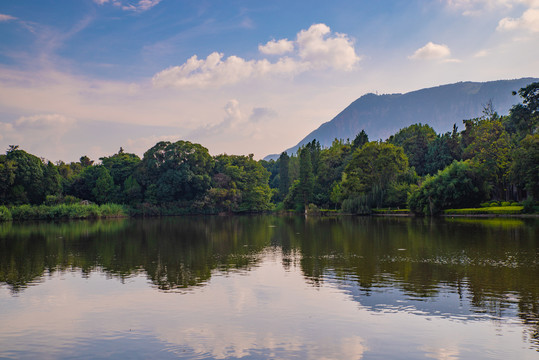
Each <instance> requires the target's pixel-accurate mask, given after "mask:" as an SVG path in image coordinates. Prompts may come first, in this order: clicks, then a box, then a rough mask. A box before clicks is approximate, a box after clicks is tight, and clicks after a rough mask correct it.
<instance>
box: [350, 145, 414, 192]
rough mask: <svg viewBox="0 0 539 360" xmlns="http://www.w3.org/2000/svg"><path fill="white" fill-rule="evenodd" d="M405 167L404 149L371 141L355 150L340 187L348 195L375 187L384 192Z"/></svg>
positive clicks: (406, 162)
mask: <svg viewBox="0 0 539 360" xmlns="http://www.w3.org/2000/svg"><path fill="white" fill-rule="evenodd" d="M407 169H408V158H407V157H406V155H405V154H404V150H403V149H402V148H401V147H399V146H395V145H392V144H387V143H379V142H375V141H374V142H370V143H367V144H365V145H364V146H363V147H362V148H359V149H356V151H355V152H354V153H353V154H352V159H351V160H350V162H349V163H348V165H347V166H346V168H345V170H344V175H343V188H344V190H345V193H346V194H347V195H348V196H350V195H353V194H359V193H369V192H372V191H373V190H374V188H375V187H376V188H378V189H380V191H384V190H386V189H387V187H388V184H389V183H391V182H393V181H395V180H396V179H397V178H398V177H399V176H400V175H401V174H403V173H404V172H405V171H406V170H407Z"/></svg>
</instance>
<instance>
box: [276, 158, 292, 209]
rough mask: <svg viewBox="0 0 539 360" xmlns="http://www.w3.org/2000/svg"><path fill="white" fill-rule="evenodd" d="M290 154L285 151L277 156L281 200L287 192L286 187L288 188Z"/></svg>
mask: <svg viewBox="0 0 539 360" xmlns="http://www.w3.org/2000/svg"><path fill="white" fill-rule="evenodd" d="M289 170H290V156H288V154H287V153H286V151H285V152H283V153H282V154H281V156H279V179H280V183H279V195H280V199H281V200H283V199H284V198H285V197H286V194H288V189H289V188H290V174H289Z"/></svg>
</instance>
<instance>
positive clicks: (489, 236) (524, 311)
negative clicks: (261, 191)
mask: <svg viewBox="0 0 539 360" xmlns="http://www.w3.org/2000/svg"><path fill="white" fill-rule="evenodd" d="M538 229H539V224H538V221H537V220H534V219H528V220H522V219H491V220H475V219H446V220H444V219H413V218H412V219H411V218H357V217H354V218H307V219H306V218H303V217H273V216H244V217H178V218H165V219H144V220H126V219H121V220H112V221H95V222H89V221H81V222H69V223H58V224H53V223H35V224H28V223H25V224H17V223H13V224H12V223H4V224H0V284H4V285H3V286H7V287H8V288H9V289H10V291H11V293H12V295H18V296H22V297H24V292H25V291H26V290H25V289H27V288H28V287H29V286H31V285H35V284H39V283H40V282H42V281H44V280H46V279H49V278H50V279H57V277H58V276H60V277H62V276H65V274H70V273H80V274H82V276H83V277H86V278H90V277H91V276H95V274H104V276H105V278H117V279H120V280H121V281H122V282H124V283H129V282H130V281H134V282H137V283H139V282H140V280H141V279H146V281H149V282H150V284H151V286H152V287H153V288H155V289H157V290H158V291H159V292H182V293H185V294H186V296H189V295H188V294H189V293H191V292H192V291H193V290H195V289H200V288H201V287H202V288H207V290H204V291H206V292H208V293H212V292H213V291H215V290H214V289H215V286H217V285H216V284H219V283H220V281H222V280H221V279H226V278H227V277H228V276H231V275H235V274H238V273H240V274H241V273H244V274H249V276H251V274H253V273H255V272H256V271H257V269H258V270H260V271H262V270H261V269H260V268H261V267H263V265H264V263H267V262H268V259H273V261H277V262H278V267H275V266H273V267H271V269H272V270H271V271H269V270H268V269H267V264H266V265H265V267H264V270H263V271H262V274H264V276H265V278H264V277H263V278H264V279H266V280H265V281H268V284H269V283H272V284H274V287H273V288H270V287H268V289H267V291H258V292H257V293H256V294H255V293H253V292H250V291H248V290H246V289H244V288H239V287H238V288H237V289H235V291H237V292H238V294H243V295H242V296H239V295H238V294H236V297H235V298H234V299H235V300H234V303H233V304H232V303H231V304H229V306H228V307H227V308H226V310H223V311H232V312H234V309H236V310H237V309H239V308H241V310H242V314H243V313H245V312H246V311H247V312H253V313H252V314H250V316H248V318H250V319H255V318H256V316H260V314H255V312H256V311H258V312H260V308H261V307H262V308H263V307H264V306H265V307H267V308H269V309H273V310H275V311H278V312H281V313H285V312H286V310H285V308H286V307H287V306H289V305H287V303H286V302H280V299H279V298H277V297H276V294H274V292H275V291H277V290H275V289H277V288H278V286H279V282H282V283H283V289H285V287H284V283H286V277H287V275H286V274H295V271H296V270H300V274H301V277H302V278H303V283H304V284H307V285H306V286H308V287H310V288H311V289H313V290H314V291H320V290H323V291H328V288H329V289H331V288H335V289H338V290H339V291H341V292H342V293H345V294H347V295H348V297H349V298H350V299H353V300H354V303H355V304H356V306H360V307H361V309H367V310H368V311H369V312H371V313H380V314H388V313H405V314H411V315H413V316H420V317H423V318H427V319H431V318H439V319H453V320H454V321H458V322H477V321H479V320H488V321H489V322H497V321H506V322H509V323H511V322H512V321H514V320H518V323H519V324H521V325H522V326H523V329H524V331H525V336H526V337H527V338H528V340H529V342H528V344H530V345H531V346H533V347H536V348H539V276H538V275H539V252H538V250H539V236H538V235H539V234H538V231H539V230H538ZM92 274H94V275H92ZM276 274H279V276H280V277H279V278H278V279H277V278H276V277H277V275H276ZM288 276H292V275H288ZM245 281H247V282H248V280H245ZM252 286H254V287H256V286H259V287H260V284H252ZM301 286H302V285H301V283H300V282H296V283H294V285H290V287H286V291H289V292H290V291H291V290H290V288H293V287H297V288H298V287H299V288H300V289H299V290H298V294H297V296H298V297H300V296H301V295H299V293H300V292H301V291H304V290H303V288H302V287H301ZM270 289H271V291H270ZM316 289H320V290H316ZM152 291H155V290H152ZM144 294H145V295H144V296H148V297H150V298H151V297H152V295H149V294H147V293H144ZM139 296H140V295H139ZM144 296H143V297H144ZM214 296H216V297H219V296H221V297H222V296H223V293H219V292H217V291H216V292H215V294H214ZM210 298H211V297H210ZM182 299H189V298H188V297H187V298H182ZM240 300H241V301H240ZM73 301H78V302H81V299H73ZM103 301H105V303H106V300H103ZM126 301H127V300H126ZM182 301H183V300H182ZM290 301H294V300H292V299H290ZM249 303H254V304H257V306H252V305H249ZM206 305H207V306H208V307H211V306H212V305H211V304H210V303H208V304H206ZM88 306H89V305H88ZM111 306H112V305H111ZM160 306H163V307H164V308H166V307H167V306H169V305H166V304H160ZM313 307H314V306H313ZM113 308H114V307H113ZM116 310H117V311H120V310H119V309H117V308H116ZM170 311H173V309H170ZM238 311H239V310H238ZM324 311H328V310H327V309H326V310H324ZM183 316H185V317H188V318H189V315H188V314H184V315H183ZM264 316H265V318H264ZM271 316H273V314H272V313H266V314H264V313H263V314H262V318H263V319H265V320H266V321H267V320H268V318H271ZM291 316H292V315H291ZM191 317H192V319H191V320H192V321H191V322H189V323H191V324H195V323H197V321H199V319H200V317H201V315H200V313H196V314H192V315H191ZM228 320H229V322H230V324H229V326H228V327H227V328H226V331H220V330H219V329H216V328H215V326H216V324H215V323H213V322H212V321H210V320H208V321H207V322H204V321H200V324H199V325H197V326H194V327H190V328H187V329H182V331H181V333H180V335H178V332H177V331H174V329H173V327H174V326H176V325H175V324H176V323H174V322H173V323H171V325H170V326H171V328H168V329H167V326H166V324H165V325H163V324H161V325H160V326H161V327H162V329H161V330H159V331H158V332H159V333H160V336H159V337H158V338H159V341H163V340H164V341H166V342H167V343H168V344H180V345H181V346H179V347H173V349H172V350H171V351H172V353H176V354H178V353H181V354H184V355H185V352H187V353H192V354H199V355H200V354H202V353H204V351H203V349H208V348H211V349H212V350H211V352H210V353H207V352H206V353H205V354H206V355H205V356H206V357H208V358H226V357H236V358H241V357H244V356H247V355H251V356H253V354H256V351H255V352H253V351H254V350H253V349H255V348H259V349H260V348H263V349H266V350H265V351H269V352H265V353H260V354H258V355H259V357H261V358H265V357H279V356H278V354H281V355H283V354H305V351H307V350H306V348H307V347H306V345H305V341H306V340H305V339H306V338H308V336H307V337H306V336H297V337H294V332H293V331H289V332H288V336H287V340H286V341H284V342H283V338H282V336H276V335H272V334H275V333H279V332H282V331H283V330H282V329H281V328H279V327H277V326H275V327H274V328H272V329H271V330H272V331H266V332H263V335H261V334H259V333H257V331H256V329H257V328H264V327H265V326H267V325H265V323H264V321H263V320H260V319H259V320H253V322H255V323H256V322H259V324H257V325H256V326H255V325H253V326H252V327H251V326H247V327H246V326H245V325H244V324H243V323H242V324H236V325H235V326H234V321H235V320H234V319H233V318H230V319H228ZM141 321H142V320H141ZM208 324H210V325H208ZM303 325H304V324H303ZM288 326H289V325H288ZM118 331H120V329H119V330H118ZM295 331H296V332H297V333H302V332H303V333H305V330H302V329H300V328H298V329H295ZM210 333H212V335H209V334H210ZM201 334H205V335H204V336H202V335H201ZM348 335H349V336H347V335H346V334H345V333H343V334H341V336H340V337H339V339H340V340H339V342H338V343H335V341H332V342H331V343H332V344H333V345H332V346H338V347H339V353H341V354H342V353H344V352H345V350H343V349H349V351H350V354H354V356H355V357H356V358H357V357H360V356H361V354H363V353H364V352H365V351H366V349H368V347H369V346H368V345H366V344H365V341H364V339H363V338H362V336H360V335H357V334H353V333H352V334H348ZM178 336H180V337H181V341H180V339H178V338H177V337H178ZM309 336H311V337H313V338H317V336H315V335H313V334H311V335H309ZM204 339H212V341H211V342H212V344H209V340H208V341H205V340H204ZM215 339H219V341H218V342H217V343H216V340H215ZM156 341H157V340H156ZM159 341H157V342H156V343H159ZM186 344H189V346H187V345H186ZM261 344H263V345H262V346H261ZM271 344H273V345H271ZM311 345H312V344H311ZM79 346H80V344H79ZM156 346H157V345H156ZM312 346H314V345H312ZM327 346H329V345H327ZM444 346H445V345H444ZM444 346H439V347H436V346H434V347H433V345H432V344H431V345H428V346H425V347H423V348H422V350H421V352H422V354H423V355H424V354H431V355H432V356H433V357H440V356H442V355H443V354H445V355H443V356H446V355H447V356H448V357H451V356H457V355H458V351H460V350H458V349H456V348H454V347H444ZM329 347H331V346H329ZM315 348H316V349H318V350H320V346H315ZM268 349H269V350H268ZM334 350H335V349H334ZM320 351H321V350H320ZM335 351H337V350H335ZM346 351H348V350H346ZM272 354H273V355H272ZM329 354H331V353H329ZM440 354H441V355H440ZM455 354H457V355H455ZM199 355H196V356H199ZM193 356H194V357H195V355H193ZM298 356H299V355H298ZM313 356H314V355H313ZM199 357H200V356H199ZM202 358H203V356H202Z"/></svg>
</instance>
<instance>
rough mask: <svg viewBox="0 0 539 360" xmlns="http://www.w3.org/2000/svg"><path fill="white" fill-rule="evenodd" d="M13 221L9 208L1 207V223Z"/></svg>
mask: <svg viewBox="0 0 539 360" xmlns="http://www.w3.org/2000/svg"><path fill="white" fill-rule="evenodd" d="M11 219H12V217H11V211H9V209H8V208H7V207H5V206H3V205H0V221H10V220H11Z"/></svg>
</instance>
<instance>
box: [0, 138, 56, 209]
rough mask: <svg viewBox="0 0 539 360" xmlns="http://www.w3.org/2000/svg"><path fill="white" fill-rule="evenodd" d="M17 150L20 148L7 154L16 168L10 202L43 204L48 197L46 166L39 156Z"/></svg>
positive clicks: (15, 148)
mask: <svg viewBox="0 0 539 360" xmlns="http://www.w3.org/2000/svg"><path fill="white" fill-rule="evenodd" d="M17 148H18V146H17V147H14V149H12V150H10V151H8V153H7V154H6V159H7V160H8V161H11V162H12V164H13V165H14V168H15V179H14V181H13V184H12V186H11V191H10V195H9V201H10V202H11V203H15V204H28V203H30V204H41V203H42V202H43V201H44V200H45V196H46V192H45V188H44V187H43V172H44V168H45V165H44V164H43V162H42V161H41V159H40V158H38V157H37V156H34V155H32V154H29V153H27V152H26V151H24V150H18V149H17Z"/></svg>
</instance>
